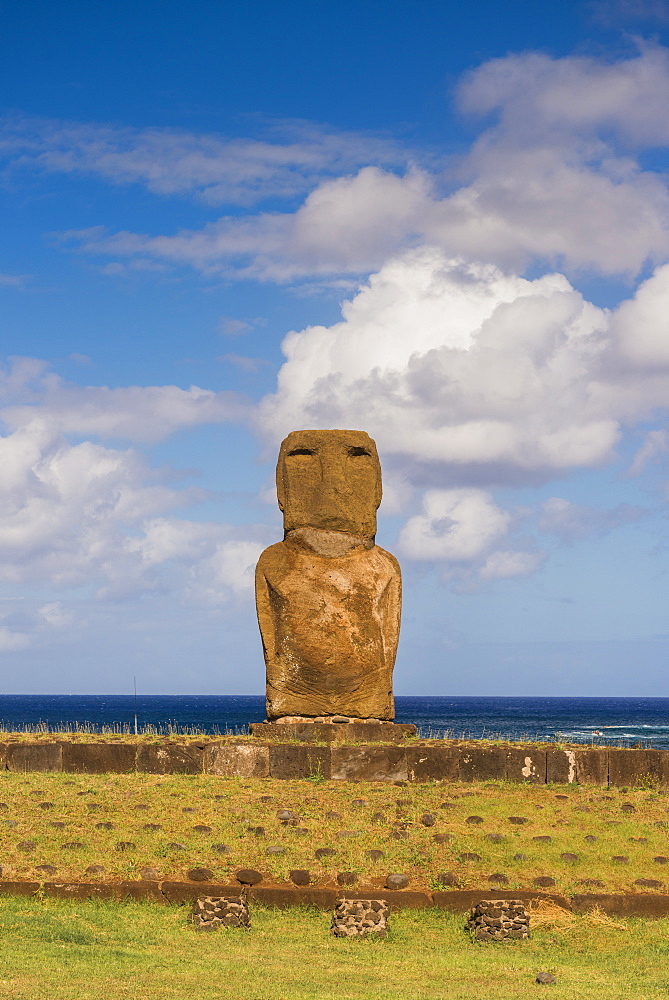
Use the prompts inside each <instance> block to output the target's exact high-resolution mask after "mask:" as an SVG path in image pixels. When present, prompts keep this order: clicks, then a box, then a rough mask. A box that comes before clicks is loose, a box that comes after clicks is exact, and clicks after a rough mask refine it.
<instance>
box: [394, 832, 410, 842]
mask: <svg viewBox="0 0 669 1000" xmlns="http://www.w3.org/2000/svg"><path fill="white" fill-rule="evenodd" d="M390 836H391V837H392V839H393V840H408V839H409V834H408V832H407V831H406V830H393V831H392V833H391V834H390Z"/></svg>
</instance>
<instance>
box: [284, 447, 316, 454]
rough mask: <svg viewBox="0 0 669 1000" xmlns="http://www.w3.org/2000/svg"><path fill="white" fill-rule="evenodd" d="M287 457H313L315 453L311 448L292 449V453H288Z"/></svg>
mask: <svg viewBox="0 0 669 1000" xmlns="http://www.w3.org/2000/svg"><path fill="white" fill-rule="evenodd" d="M288 454H289V455H314V454H315V452H314V451H312V450H311V448H293V450H292V451H289V452H288Z"/></svg>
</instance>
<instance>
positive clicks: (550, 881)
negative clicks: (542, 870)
mask: <svg viewBox="0 0 669 1000" xmlns="http://www.w3.org/2000/svg"><path fill="white" fill-rule="evenodd" d="M532 885H537V886H540V887H545V888H548V886H551V885H555V879H554V878H551V877H550V875H539V877H538V878H535V880H534V882H533V883H532Z"/></svg>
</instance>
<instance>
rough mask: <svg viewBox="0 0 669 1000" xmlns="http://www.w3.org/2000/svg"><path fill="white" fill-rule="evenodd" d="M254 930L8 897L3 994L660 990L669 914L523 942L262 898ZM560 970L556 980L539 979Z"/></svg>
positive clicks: (431, 920)
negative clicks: (339, 932) (355, 933)
mask: <svg viewBox="0 0 669 1000" xmlns="http://www.w3.org/2000/svg"><path fill="white" fill-rule="evenodd" d="M251 920H252V927H251V929H250V930H249V931H242V930H236V931H232V930H221V931H218V932H216V933H214V934H202V933H198V932H197V931H196V930H195V929H194V928H193V927H192V925H191V924H190V923H189V922H188V908H186V907H167V906H161V905H156V904H149V903H110V902H95V901H88V902H85V903H68V902H60V901H56V900H37V899H35V900H25V899H0V997H3V998H4V997H7V998H12V1000H36V998H41V997H48V998H49V1000H75V998H76V1000H100V998H101V997H104V998H105V1000H117V998H125V997H139V998H142V1000H182V998H183V1000H193V998H196V1000H227V998H235V1000H236V998H239V1000H307V998H308V1000H348V998H351V1000H409V998H414V1000H465V998H466V1000H471V998H473V997H485V998H500V1000H501V998H503V1000H520V998H525V997H535V996H537V992H539V993H541V994H542V995H543V990H547V991H550V992H549V993H548V995H549V996H552V995H554V996H555V997H560V998H563V1000H632V998H639V1000H655V998H657V1000H659V998H660V997H661V998H663V1000H664V998H666V996H667V993H668V991H669V920H658V921H642V920H625V921H613V920H609V919H607V918H605V917H600V916H598V915H597V914H589V915H586V916H576V915H574V914H570V913H566V912H564V911H561V912H558V913H553V912H551V911H547V912H544V913H543V914H541V913H540V914H538V915H537V916H536V917H533V918H532V920H533V922H534V924H536V926H535V927H534V928H533V930H532V937H531V938H530V940H528V941H524V942H512V943H504V944H500V943H494V944H492V943H486V944H480V943H479V944H477V943H473V942H471V941H470V939H469V937H468V936H467V935H466V933H465V932H464V931H463V923H464V914H463V915H454V914H448V913H444V912H443V911H403V912H402V913H398V914H394V915H393V916H392V917H391V932H390V934H389V936H388V937H387V938H386V939H385V940H383V941H372V940H362V941H360V940H358V941H347V940H340V939H335V938H333V937H331V936H330V935H329V921H330V915H329V914H327V913H322V912H317V911H312V910H303V909H294V910H290V911H286V912H280V911H276V910H269V909H264V908H262V907H253V908H252V912H251ZM542 971H549V972H552V973H553V974H554V975H555V976H556V977H557V979H558V983H557V985H555V986H551V987H543V986H538V985H536V983H535V981H534V980H535V977H536V975H537V973H538V972H542Z"/></svg>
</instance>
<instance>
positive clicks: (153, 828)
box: [142, 823, 162, 833]
mask: <svg viewBox="0 0 669 1000" xmlns="http://www.w3.org/2000/svg"><path fill="white" fill-rule="evenodd" d="M142 830H149V831H150V832H152V833H155V831H156V830H162V826H161V825H160V823H145V824H144V826H143V827H142Z"/></svg>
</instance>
